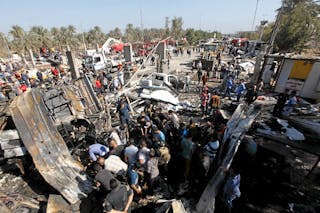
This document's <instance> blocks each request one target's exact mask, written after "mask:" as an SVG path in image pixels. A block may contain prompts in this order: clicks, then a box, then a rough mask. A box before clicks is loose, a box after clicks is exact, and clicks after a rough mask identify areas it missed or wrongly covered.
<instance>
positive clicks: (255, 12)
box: [251, 0, 259, 31]
mask: <svg viewBox="0 0 320 213" xmlns="http://www.w3.org/2000/svg"><path fill="white" fill-rule="evenodd" d="M258 4H259V0H257V2H256V9H255V10H254V15H253V20H252V26H251V30H252V31H253V30H254V23H255V22H256V16H257V10H258Z"/></svg>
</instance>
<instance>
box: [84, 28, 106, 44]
mask: <svg viewBox="0 0 320 213" xmlns="http://www.w3.org/2000/svg"><path fill="white" fill-rule="evenodd" d="M86 40H87V42H86V43H87V44H89V46H91V48H94V47H95V45H97V44H98V45H102V44H103V43H104V42H105V41H106V40H107V36H106V34H105V33H104V32H102V30H101V28H100V27H99V26H94V27H93V28H92V29H90V30H89V31H88V32H87V33H86Z"/></svg>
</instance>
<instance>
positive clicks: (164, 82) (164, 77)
mask: <svg viewBox="0 0 320 213" xmlns="http://www.w3.org/2000/svg"><path fill="white" fill-rule="evenodd" d="M140 85H141V86H142V87H149V88H151V87H165V86H167V87H171V88H174V89H178V90H179V89H183V87H184V82H183V81H181V80H179V79H178V77H177V76H175V75H170V74H165V73H153V74H152V75H151V77H150V78H149V79H142V80H141V82H140Z"/></svg>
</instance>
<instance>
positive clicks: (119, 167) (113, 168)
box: [98, 155, 128, 176]
mask: <svg viewBox="0 0 320 213" xmlns="http://www.w3.org/2000/svg"><path fill="white" fill-rule="evenodd" d="M98 163H99V164H100V165H101V166H104V169H106V170H108V171H110V172H112V173H113V174H115V175H116V176H117V175H125V174H126V172H127V169H128V165H127V164H126V163H125V162H123V161H122V160H121V158H120V157H118V156H116V155H110V156H109V157H108V158H107V159H105V158H103V157H100V158H99V159H98Z"/></svg>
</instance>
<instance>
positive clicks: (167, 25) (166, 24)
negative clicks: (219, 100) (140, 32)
mask: <svg viewBox="0 0 320 213" xmlns="http://www.w3.org/2000/svg"><path fill="white" fill-rule="evenodd" d="M164 29H165V31H166V32H165V35H166V37H168V36H169V35H170V19H169V17H165V22H164Z"/></svg>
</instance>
